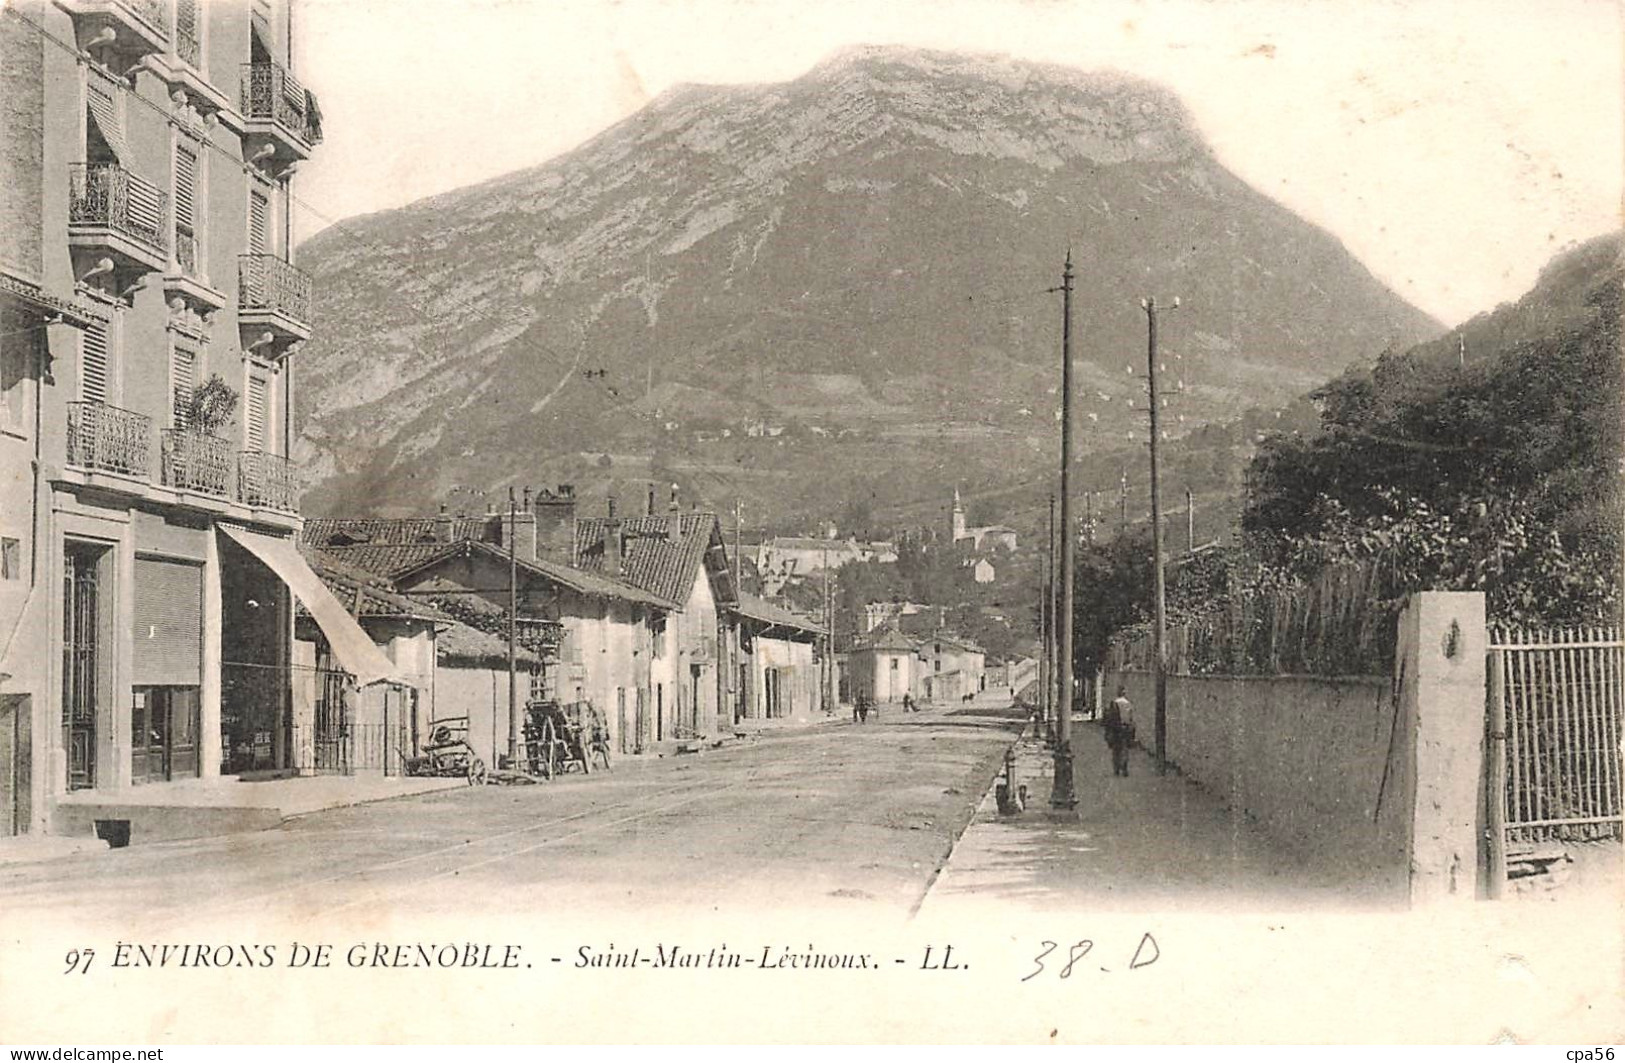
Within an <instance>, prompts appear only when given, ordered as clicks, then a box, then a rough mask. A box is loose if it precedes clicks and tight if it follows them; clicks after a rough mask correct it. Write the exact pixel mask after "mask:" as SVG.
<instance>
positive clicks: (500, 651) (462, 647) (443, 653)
mask: <svg viewBox="0 0 1625 1063" xmlns="http://www.w3.org/2000/svg"><path fill="white" fill-rule="evenodd" d="M434 647H435V657H436V659H437V660H439V661H440V663H442V664H474V665H484V666H487V667H492V668H496V667H500V668H506V667H508V643H507V640H505V639H499V638H497V637H496V636H495V635H488V634H486V633H485V632H483V631H481V630H479V629H478V628H473V627H469V626H468V625H467V624H464V623H462V622H461V621H457V620H453V621H452V622H451V625H450V626H449V627H446V628H445V629H444V630H442V631H441V632H440V633H439V634H438V635H436V636H435V640H434ZM514 657H515V658H516V659H517V660H518V661H519V662H520V663H521V664H525V665H530V666H536V665H539V664H541V658H540V657H538V656H536V655H535V654H534V653H532V652H531V651H530V650H527V649H525V647H523V646H515V647H514Z"/></svg>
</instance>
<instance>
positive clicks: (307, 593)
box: [216, 524, 403, 686]
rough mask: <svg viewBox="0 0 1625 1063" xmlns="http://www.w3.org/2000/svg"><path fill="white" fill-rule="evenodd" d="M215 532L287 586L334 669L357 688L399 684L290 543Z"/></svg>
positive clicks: (239, 531) (226, 528)
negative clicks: (321, 639)
mask: <svg viewBox="0 0 1625 1063" xmlns="http://www.w3.org/2000/svg"><path fill="white" fill-rule="evenodd" d="M216 527H218V528H219V529H220V530H221V531H222V532H224V533H225V534H226V535H227V536H228V537H229V538H230V539H231V541H232V542H234V543H236V544H237V545H238V546H241V547H242V548H243V549H245V550H247V551H248V552H249V553H251V554H253V555H254V556H255V557H257V558H259V559H260V560H261V561H262V562H264V564H265V567H267V568H269V569H270V570H271V571H272V572H274V573H276V575H277V578H278V579H280V580H281V581H282V582H283V583H286V584H287V585H288V590H290V591H292V592H293V596H294V597H295V598H298V599H299V601H300V602H301V603H303V605H304V607H305V609H306V610H308V611H309V612H310V615H311V618H312V619H314V620H315V621H316V626H317V627H319V628H321V629H322V634H323V635H324V636H326V638H327V643H328V645H329V646H331V647H332V649H333V657H334V659H335V660H337V661H338V663H339V667H341V668H343V669H344V670H345V671H346V672H349V673H350V674H351V675H353V676H355V681H356V683H357V684H358V685H360V686H367V685H368V684H371V683H381V682H384V681H386V680H391V681H397V682H399V681H403V677H402V675H401V673H400V671H399V670H398V669H397V668H396V667H395V664H394V662H393V661H391V660H390V659H389V658H388V657H386V656H384V652H383V651H382V650H380V649H379V648H378V646H377V644H376V643H374V642H373V641H372V636H370V635H368V634H367V633H366V631H364V630H362V627H361V625H360V624H358V623H356V621H355V617H353V616H351V615H350V611H349V610H348V609H346V608H345V607H344V606H343V604H342V603H340V602H339V600H338V599H337V598H335V597H333V592H332V591H330V590H328V589H327V585H326V584H325V583H323V582H322V578H321V577H320V576H318V575H316V572H315V570H313V569H312V568H311V567H310V565H309V564H308V563H306V561H305V559H304V557H303V555H301V554H300V553H299V548H298V547H297V546H295V545H294V542H293V540H292V539H277V538H273V537H272V536H269V535H261V534H260V533H259V532H251V531H249V530H247V529H246V528H234V527H232V526H230V525H228V524H219V525H216Z"/></svg>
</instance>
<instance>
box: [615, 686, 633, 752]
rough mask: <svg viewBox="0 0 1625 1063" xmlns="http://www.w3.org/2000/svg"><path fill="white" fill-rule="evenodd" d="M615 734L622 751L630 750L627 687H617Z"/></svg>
mask: <svg viewBox="0 0 1625 1063" xmlns="http://www.w3.org/2000/svg"><path fill="white" fill-rule="evenodd" d="M615 734H616V742H617V743H618V745H619V748H620V752H621V753H622V754H623V755H624V754H626V753H628V752H630V751H631V750H630V746H631V738H630V736H629V735H628V734H627V733H626V688H625V687H616V688H615Z"/></svg>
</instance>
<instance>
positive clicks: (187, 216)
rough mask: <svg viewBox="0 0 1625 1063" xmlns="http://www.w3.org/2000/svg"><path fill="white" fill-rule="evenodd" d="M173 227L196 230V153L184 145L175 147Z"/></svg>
mask: <svg viewBox="0 0 1625 1063" xmlns="http://www.w3.org/2000/svg"><path fill="white" fill-rule="evenodd" d="M175 225H176V226H177V227H179V228H180V229H181V230H183V231H185V232H193V231H194V230H195V229H196V228H197V152H195V151H193V150H192V149H191V147H189V146H188V145H186V144H176V145H175Z"/></svg>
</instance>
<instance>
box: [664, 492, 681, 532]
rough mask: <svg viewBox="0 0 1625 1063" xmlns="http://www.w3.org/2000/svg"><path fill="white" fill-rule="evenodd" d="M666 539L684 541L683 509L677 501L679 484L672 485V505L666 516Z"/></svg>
mask: <svg viewBox="0 0 1625 1063" xmlns="http://www.w3.org/2000/svg"><path fill="white" fill-rule="evenodd" d="M666 541H667V542H670V543H679V542H682V541H683V510H682V507H681V506H680V505H678V503H677V485H676V484H672V485H671V507H670V511H669V512H668V513H667V516H666Z"/></svg>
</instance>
